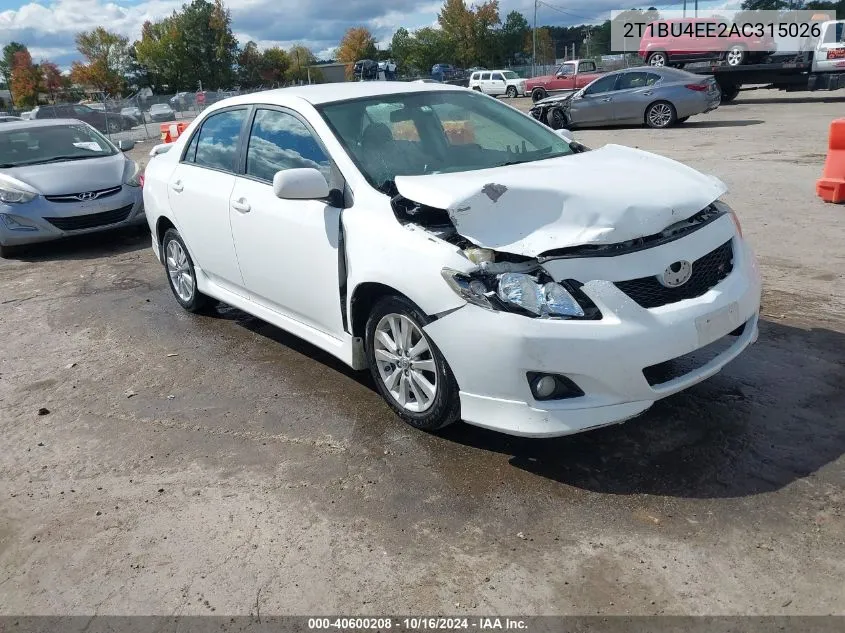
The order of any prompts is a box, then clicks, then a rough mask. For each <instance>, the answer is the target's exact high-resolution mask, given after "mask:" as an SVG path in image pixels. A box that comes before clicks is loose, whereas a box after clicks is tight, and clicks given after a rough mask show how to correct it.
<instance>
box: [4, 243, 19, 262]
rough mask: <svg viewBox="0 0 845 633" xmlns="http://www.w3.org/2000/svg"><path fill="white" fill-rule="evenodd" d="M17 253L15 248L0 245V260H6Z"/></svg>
mask: <svg viewBox="0 0 845 633" xmlns="http://www.w3.org/2000/svg"><path fill="white" fill-rule="evenodd" d="M17 252H18V247H17V246H3V245H2V244H0V259H6V258H8V257H11V256H12V255H14V254H15V253H17Z"/></svg>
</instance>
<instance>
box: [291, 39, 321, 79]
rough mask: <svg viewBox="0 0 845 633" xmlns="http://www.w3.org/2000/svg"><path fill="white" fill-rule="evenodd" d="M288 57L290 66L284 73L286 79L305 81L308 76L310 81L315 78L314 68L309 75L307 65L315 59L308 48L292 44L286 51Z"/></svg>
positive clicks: (311, 63)
mask: <svg viewBox="0 0 845 633" xmlns="http://www.w3.org/2000/svg"><path fill="white" fill-rule="evenodd" d="M288 58H289V59H290V66H289V67H288V70H287V73H286V74H285V78H286V79H287V80H288V81H292V82H295V83H299V82H307V81H308V79H309V77H310V79H311V81H316V80H317V77H316V74H315V71H314V69H311V71H310V75H309V69H308V67H309V66H312V65H313V64H314V63H315V62H316V61H317V58H316V57H315V56H314V53H312V52H311V49H310V48H308V47H307V46H302V45H300V44H297V45H296V46H292V47H291V49H290V50H289V51H288Z"/></svg>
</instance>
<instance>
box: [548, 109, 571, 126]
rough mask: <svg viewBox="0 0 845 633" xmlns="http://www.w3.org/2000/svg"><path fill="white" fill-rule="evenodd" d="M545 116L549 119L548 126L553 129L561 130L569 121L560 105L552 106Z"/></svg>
mask: <svg viewBox="0 0 845 633" xmlns="http://www.w3.org/2000/svg"><path fill="white" fill-rule="evenodd" d="M546 118H547V119H548V121H549V127H550V128H552V129H553V130H561V129H563V128H565V127H566V126H567V125H568V124H569V121H568V120H567V119H566V113H565V112H564V111H563V108H561V107H554V108H552V109H551V110H550V111H549V113H548V114H547V115H546Z"/></svg>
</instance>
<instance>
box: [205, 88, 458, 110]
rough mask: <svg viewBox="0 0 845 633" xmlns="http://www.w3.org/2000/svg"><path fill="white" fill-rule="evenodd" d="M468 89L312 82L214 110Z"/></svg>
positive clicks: (226, 103) (223, 104)
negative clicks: (311, 83) (256, 104)
mask: <svg viewBox="0 0 845 633" xmlns="http://www.w3.org/2000/svg"><path fill="white" fill-rule="evenodd" d="M456 90H467V88H462V87H459V86H450V85H448V84H441V83H416V82H411V81H354V82H353V81H350V82H348V83H329V84H313V85H311V86H291V87H289V88H277V89H275V90H263V91H261V92H253V93H250V94H246V95H239V96H236V97H229V98H227V99H223V100H222V101H218V102H217V103H215V104H214V106H213V107H214V109H215V110H217V109H219V108H221V107H226V106H231V105H238V104H249V103H266V104H269V105H287V104H289V103H292V102H294V101H306V102H308V103H310V104H312V105H322V104H326V103H334V102H338V101H348V100H350V99H361V98H367V97H379V96H390V95H397V94H405V93H409V92H437V91H441V92H448V91H456Z"/></svg>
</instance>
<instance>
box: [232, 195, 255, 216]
mask: <svg viewBox="0 0 845 633" xmlns="http://www.w3.org/2000/svg"><path fill="white" fill-rule="evenodd" d="M232 208H233V209H234V210H235V211H238V212H240V213H249V210H250V208H251V207H250V206H249V202H247V201H246V198H239V199H238V200H233V201H232Z"/></svg>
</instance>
